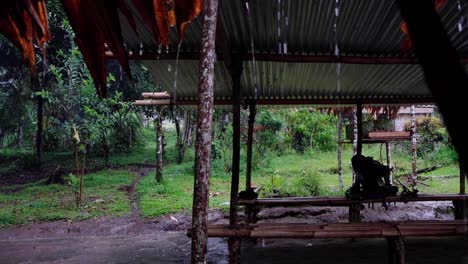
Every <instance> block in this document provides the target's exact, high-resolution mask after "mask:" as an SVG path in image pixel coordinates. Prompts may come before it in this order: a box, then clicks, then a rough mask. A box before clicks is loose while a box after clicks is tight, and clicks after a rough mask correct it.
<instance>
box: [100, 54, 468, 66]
mask: <svg viewBox="0 0 468 264" xmlns="http://www.w3.org/2000/svg"><path fill="white" fill-rule="evenodd" d="M106 55H107V57H108V58H114V57H115V56H114V55H113V54H112V52H109V51H108V52H106ZM240 57H241V58H242V60H245V61H248V60H250V59H252V54H251V53H243V54H241V55H240ZM129 58H130V59H131V60H175V59H176V54H174V53H167V54H164V53H156V52H143V53H142V54H141V55H140V54H139V53H137V52H129ZM198 59H199V53H198V52H181V53H180V54H179V60H198ZM217 59H218V60H224V58H223V54H222V53H218V57H217ZM255 60H256V61H272V62H288V63H343V64H418V61H417V59H416V58H413V57H397V56H387V57H382V56H340V57H339V58H337V57H336V56H333V55H294V54H267V53H255ZM462 63H464V64H468V57H464V58H462Z"/></svg>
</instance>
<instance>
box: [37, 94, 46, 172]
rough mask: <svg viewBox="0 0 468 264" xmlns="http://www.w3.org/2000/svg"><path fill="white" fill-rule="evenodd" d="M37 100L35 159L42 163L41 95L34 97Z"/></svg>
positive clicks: (42, 110) (42, 101)
mask: <svg viewBox="0 0 468 264" xmlns="http://www.w3.org/2000/svg"><path fill="white" fill-rule="evenodd" d="M36 100H37V134H36V158H37V162H38V163H39V164H41V162H42V150H43V127H42V123H43V114H44V100H43V99H42V95H36Z"/></svg>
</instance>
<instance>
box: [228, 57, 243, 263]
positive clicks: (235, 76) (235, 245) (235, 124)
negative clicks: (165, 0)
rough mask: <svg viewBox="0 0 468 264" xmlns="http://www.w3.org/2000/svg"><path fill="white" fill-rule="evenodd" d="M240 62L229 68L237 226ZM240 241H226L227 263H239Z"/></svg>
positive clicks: (233, 205)
mask: <svg viewBox="0 0 468 264" xmlns="http://www.w3.org/2000/svg"><path fill="white" fill-rule="evenodd" d="M241 75H242V62H241V61H240V60H239V59H234V60H233V63H232V67H231V77H232V82H233V87H232V112H233V117H232V130H233V131H232V132H233V133H232V134H233V135H232V178H231V203H230V208H229V224H230V225H231V226H236V225H237V200H238V199H239V172H240V119H241V117H240V111H241V105H240V103H241V84H240V79H241ZM240 242H241V241H240V239H239V238H235V237H231V238H229V241H228V246H229V262H230V263H231V264H235V263H239V255H240Z"/></svg>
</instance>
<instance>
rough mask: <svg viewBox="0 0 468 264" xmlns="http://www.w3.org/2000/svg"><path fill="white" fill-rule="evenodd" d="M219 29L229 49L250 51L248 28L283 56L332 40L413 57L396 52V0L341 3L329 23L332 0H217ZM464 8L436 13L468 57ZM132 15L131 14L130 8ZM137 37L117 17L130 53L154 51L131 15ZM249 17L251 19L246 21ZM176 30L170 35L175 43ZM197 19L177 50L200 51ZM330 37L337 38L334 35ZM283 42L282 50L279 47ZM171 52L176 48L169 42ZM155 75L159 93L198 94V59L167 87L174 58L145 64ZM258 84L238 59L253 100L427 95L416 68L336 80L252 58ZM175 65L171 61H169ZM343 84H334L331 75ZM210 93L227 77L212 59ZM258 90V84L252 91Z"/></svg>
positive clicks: (348, 50)
mask: <svg viewBox="0 0 468 264" xmlns="http://www.w3.org/2000/svg"><path fill="white" fill-rule="evenodd" d="M220 7H221V14H222V23H223V27H224V28H225V30H226V34H227V37H228V38H229V41H230V44H231V46H232V48H233V50H234V51H237V52H248V51H250V28H253V32H252V33H253V34H252V36H253V37H254V46H255V52H259V53H268V54H280V53H284V52H285V50H284V44H285V43H287V53H288V54H299V55H301V54H302V55H304V54H320V55H333V54H334V45H335V42H337V43H338V46H339V49H340V55H348V56H412V54H401V52H400V47H401V43H402V41H403V38H404V34H403V33H402V32H401V30H400V25H401V22H402V19H401V16H400V14H399V10H398V8H397V6H396V5H395V3H394V1H388V0H353V1H347V0H341V1H340V10H339V14H340V15H339V17H338V20H337V22H338V23H337V34H336V35H335V33H334V31H333V24H334V23H335V1H331V0H262V1H260V0H252V1H250V2H249V5H248V10H249V13H250V19H249V16H248V15H247V12H246V10H247V8H246V6H245V5H244V4H243V1H241V0H222V1H221V5H220ZM467 8H468V6H467V7H466V8H464V9H463V10H462V11H461V12H460V11H459V10H458V8H457V1H455V0H448V1H447V3H446V4H445V5H444V6H443V8H442V9H441V10H440V11H439V14H440V16H441V20H442V22H443V23H444V25H445V27H446V29H447V32H448V33H449V35H450V38H451V40H452V42H453V44H454V46H455V47H456V48H457V50H458V51H459V52H460V53H461V54H462V56H467V55H468V36H467V34H468V29H467V28H466V26H467V24H466V18H465V24H464V27H465V29H464V30H463V31H462V32H459V31H458V25H457V23H458V20H459V19H460V17H461V16H465V17H466V11H467ZM134 13H136V12H134ZM136 20H137V24H138V36H137V35H136V34H135V33H133V32H132V30H131V29H130V27H129V26H128V25H126V22H125V21H124V19H122V24H124V25H123V29H124V39H125V41H126V43H127V46H128V47H129V48H131V49H133V50H134V51H136V50H138V49H139V48H140V43H142V44H143V46H144V48H145V50H151V51H153V52H155V51H156V50H157V49H158V47H157V45H156V44H155V43H154V41H153V39H152V37H151V34H150V33H149V31H148V30H147V29H146V27H145V26H144V25H143V23H142V22H141V19H139V18H138V17H137V19H136ZM249 20H250V21H252V24H251V25H250V26H249ZM176 35H177V34H175V32H174V30H173V31H172V33H171V38H172V39H173V43H176ZM200 35H201V23H200V19H196V20H195V21H193V22H192V23H191V24H190V25H189V27H188V30H187V32H186V37H185V39H184V41H183V44H182V47H181V50H182V52H196V51H198V50H199V46H200V43H199V40H200ZM335 37H336V39H335ZM280 44H281V49H280V47H279V46H280ZM170 52H175V47H171V49H170ZM145 63H146V64H147V65H148V67H149V68H150V69H151V70H152V71H153V74H154V78H155V79H156V80H157V81H158V83H159V84H160V85H161V86H162V87H163V89H164V90H169V91H173V90H174V91H173V92H174V93H175V94H176V95H177V97H178V98H185V99H193V98H195V97H196V96H197V85H198V61H189V60H181V61H179V67H178V69H179V72H178V86H177V90H175V89H174V88H173V87H174V85H173V83H174V72H173V71H171V72H169V71H168V64H175V62H174V61H166V60H156V61H145ZM255 65H256V67H257V68H256V73H257V77H256V80H257V83H255V82H254V79H255V78H253V71H252V63H251V62H248V61H247V62H244V74H243V76H242V89H243V95H244V96H246V97H255V98H337V97H340V98H369V97H372V98H387V97H388V98H391V97H415V96H422V97H429V96H430V92H429V91H428V90H427V88H426V85H425V82H424V80H423V73H422V71H421V70H420V68H419V66H418V65H353V64H347V65H342V66H341V75H340V76H339V77H338V74H337V71H336V67H337V65H336V64H331V63H285V62H268V61H262V62H256V64H255ZM171 67H172V68H175V66H174V65H172V66H171ZM338 78H339V79H340V84H341V88H340V89H339V90H338V89H337V79H338ZM215 81H216V83H215V97H216V98H218V99H224V98H229V97H230V93H231V80H230V76H229V73H228V71H227V69H226V67H225V66H224V64H223V63H217V66H216V76H215ZM255 87H257V89H255Z"/></svg>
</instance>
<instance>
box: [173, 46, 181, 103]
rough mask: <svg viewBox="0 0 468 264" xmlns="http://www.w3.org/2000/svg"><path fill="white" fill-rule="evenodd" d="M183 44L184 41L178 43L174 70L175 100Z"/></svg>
mask: <svg viewBox="0 0 468 264" xmlns="http://www.w3.org/2000/svg"><path fill="white" fill-rule="evenodd" d="M181 45H182V41H180V42H179V45H177V54H176V61H175V70H174V102H175V100H176V98H177V73H178V72H179V53H180V46H181Z"/></svg>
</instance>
